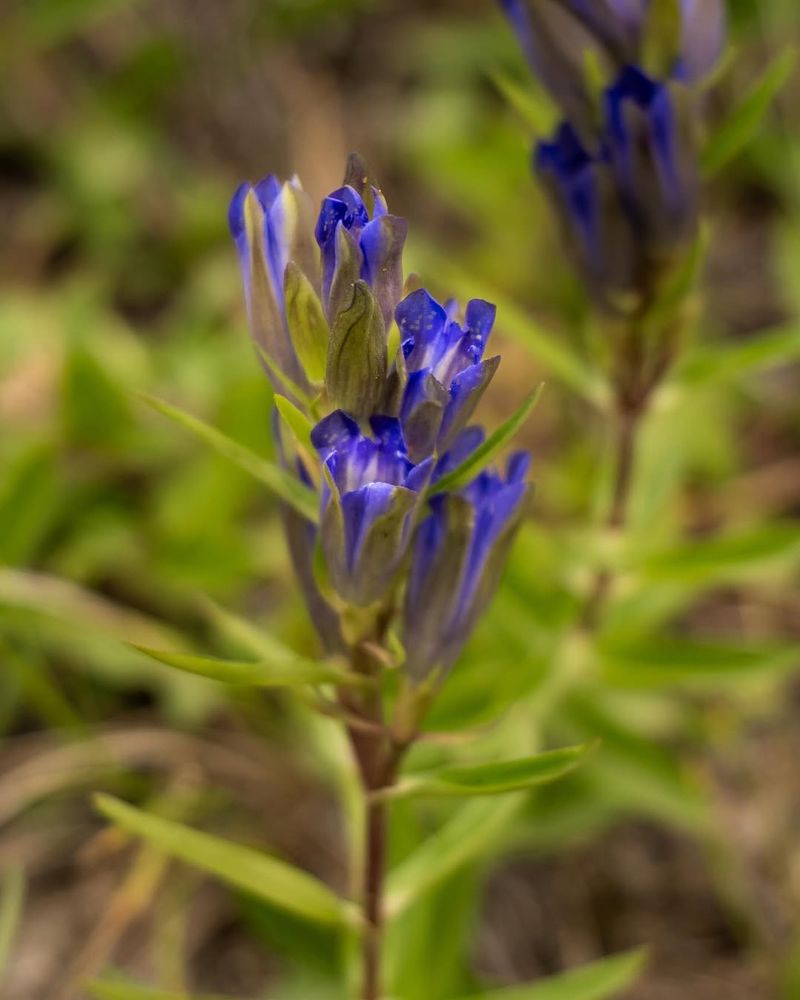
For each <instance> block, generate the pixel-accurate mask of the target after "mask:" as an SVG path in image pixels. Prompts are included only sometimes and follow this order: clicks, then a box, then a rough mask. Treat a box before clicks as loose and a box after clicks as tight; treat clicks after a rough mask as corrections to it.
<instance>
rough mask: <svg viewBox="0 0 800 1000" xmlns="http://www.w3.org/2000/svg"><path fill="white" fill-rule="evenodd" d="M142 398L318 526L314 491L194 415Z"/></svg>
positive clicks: (159, 401) (160, 402)
mask: <svg viewBox="0 0 800 1000" xmlns="http://www.w3.org/2000/svg"><path fill="white" fill-rule="evenodd" d="M142 398H143V399H144V400H145V402H147V403H149V404H150V406H152V407H153V409H154V410H158V412H159V413H163V414H164V416H165V417H169V418H170V420H174V421H175V423H177V424H180V426H181V427H185V428H186V430H188V431H191V432H192V434H194V435H196V436H197V437H199V438H200V440H201V441H205V443H206V444H208V445H210V446H211V447H212V448H213V449H214V451H216V452H217V454H219V455H222V457H223V458H227V459H228V460H229V461H230V462H233V463H234V464H235V465H238V466H239V468H240V469H244V471H245V472H249V473H250V475H251V476H253V477H255V478H256V479H257V480H259V482H261V483H264V485H265V486H266V487H267V488H268V489H270V490H271V491H272V492H273V493H274V494H275V496H277V497H278V498H279V499H281V500H284V501H285V502H286V503H288V504H290V505H291V506H292V507H294V508H295V510H297V511H298V512H299V513H300V514H302V515H303V517H306V518H308V520H309V521H312V522H313V523H314V524H316V523H317V521H318V520H319V503H318V501H317V497H316V495H315V494H314V491H313V490H311V489H309V488H308V487H307V486H305V485H304V484H303V483H301V482H300V481H299V480H298V479H295V477H294V476H292V475H290V474H289V473H288V472H286V471H285V470H284V469H281V468H280V466H277V465H275V464H274V462H268V461H267V460H266V459H264V458H261V457H260V456H259V455H256V454H255V452H253V451H250V449H249V448H245V446H244V445H241V444H239V443H238V442H237V441H233V440H231V438H229V437H228V436H227V435H226V434H223V433H222V431H218V430H217V429H216V427H211V426H210V425H209V424H206V423H204V421H202V420H199V419H198V418H197V417H193V416H192V415H191V414H189V413H185V412H184V411H183V410H180V409H178V408H177V407H175V406H171V405H170V404H169V403H165V402H164V401H163V400H162V399H157V398H156V397H155V396H150V395H148V394H143V396H142Z"/></svg>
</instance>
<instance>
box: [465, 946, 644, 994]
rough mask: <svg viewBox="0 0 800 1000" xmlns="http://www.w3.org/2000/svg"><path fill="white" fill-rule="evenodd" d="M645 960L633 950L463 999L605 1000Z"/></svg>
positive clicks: (628, 982)
mask: <svg viewBox="0 0 800 1000" xmlns="http://www.w3.org/2000/svg"><path fill="white" fill-rule="evenodd" d="M646 958H647V952H646V951H645V950H644V949H643V948H637V949H636V950H635V951H626V952H623V953H622V954H621V955H610V956H609V957H608V958H601V959H600V960H599V961H597V962H591V963H590V964H589V965H582V966H581V967H580V968H578V969H570V970H569V972H562V973H561V974H560V975H557V976H548V977H547V978H546V979H540V980H539V981H538V982H536V983H530V984H529V985H527V986H510V987H508V988H507V989H502V990H491V991H490V992H489V993H481V994H480V996H479V997H477V996H475V997H469V998H465V1000H607V998H611V997H616V996H618V995H619V993H620V991H621V990H624V989H626V988H627V987H628V986H630V985H631V983H633V982H634V981H635V979H636V978H637V976H638V975H639V974H640V972H641V971H642V968H643V967H644V963H645V960H646Z"/></svg>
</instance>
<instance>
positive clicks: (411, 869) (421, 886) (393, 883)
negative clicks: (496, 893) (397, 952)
mask: <svg viewBox="0 0 800 1000" xmlns="http://www.w3.org/2000/svg"><path fill="white" fill-rule="evenodd" d="M524 801H525V796H524V795H522V794H517V795H509V796H506V797H504V798H502V799H500V800H497V799H494V798H491V797H488V798H482V799H476V800H475V801H474V802H469V803H467V804H466V805H464V806H462V807H461V808H460V809H459V810H458V811H457V812H456V813H455V814H454V815H453V816H452V817H451V818H450V819H449V820H448V821H447V822H446V823H445V824H444V826H442V827H441V828H440V829H438V830H437V831H436V832H435V833H433V834H430V835H429V836H428V837H427V838H426V839H425V841H424V842H423V843H422V845H421V846H420V847H418V848H417V850H416V851H414V852H413V853H412V854H410V855H409V856H408V857H407V858H405V859H404V860H403V861H402V862H401V863H400V864H399V865H398V866H397V867H396V868H395V869H393V870H392V871H391V872H390V873H389V877H388V880H387V889H388V892H387V900H386V909H387V913H389V914H390V915H392V916H396V915H397V914H398V913H402V912H403V910H405V909H406V908H407V907H408V906H409V905H410V904H411V903H413V902H414V900H415V899H417V898H419V896H421V895H422V894H423V893H424V892H426V891H427V890H428V889H431V888H432V887H433V886H435V885H438V884H439V883H440V882H442V881H443V880H444V879H446V878H447V877H448V876H449V875H452V874H453V872H456V871H458V869H459V868H461V867H462V866H463V865H466V864H468V863H469V862H471V861H475V860H477V859H479V858H482V857H483V856H485V855H486V854H488V853H489V852H490V851H491V850H492V849H493V848H495V847H496V846H497V845H498V844H500V843H502V842H503V840H504V838H505V836H506V832H507V829H508V827H509V826H510V825H511V823H512V821H513V819H514V816H515V814H516V813H517V812H518V811H519V809H520V807H521V806H522V803H523V802H524Z"/></svg>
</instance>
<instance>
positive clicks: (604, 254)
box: [534, 67, 698, 297]
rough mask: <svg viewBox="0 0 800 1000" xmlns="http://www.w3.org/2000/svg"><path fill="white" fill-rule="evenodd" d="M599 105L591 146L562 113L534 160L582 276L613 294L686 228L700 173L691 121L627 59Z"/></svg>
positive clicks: (665, 254)
mask: <svg viewBox="0 0 800 1000" xmlns="http://www.w3.org/2000/svg"><path fill="white" fill-rule="evenodd" d="M603 114H604V118H603V130H602V134H601V136H600V139H599V144H598V146H597V148H596V149H595V150H594V151H591V150H590V149H589V148H588V147H587V145H586V144H585V143H584V141H583V140H582V138H581V136H580V134H579V133H578V131H577V129H576V128H575V127H574V126H573V125H572V124H570V123H569V122H562V123H561V125H559V127H558V129H557V131H556V133H555V135H554V137H553V138H552V139H551V140H550V141H547V142H541V143H539V144H538V146H537V147H536V151H535V155H534V163H535V167H536V170H537V172H538V173H539V175H540V176H541V177H542V178H543V180H544V181H545V182H546V184H547V185H548V187H549V189H550V191H551V192H552V194H553V197H554V200H555V203H556V205H557V207H558V209H559V213H560V215H561V218H562V221H563V223H564V226H565V229H566V231H567V235H568V239H569V242H570V244H571V245H572V248H573V250H574V252H575V255H576V257H577V258H578V261H579V264H580V266H581V267H582V269H583V271H584V273H585V274H586V276H587V279H588V281H589V283H590V285H591V286H592V287H593V289H594V290H595V291H597V292H599V293H601V294H602V293H608V294H609V295H611V296H612V297H613V296H614V295H615V294H624V293H626V292H628V291H631V290H634V289H636V288H638V287H640V286H641V284H642V282H643V281H644V280H645V276H646V274H647V273H648V269H649V268H650V267H651V266H652V265H653V264H658V263H661V262H664V261H665V260H668V259H669V258H670V257H671V255H672V254H673V253H675V252H676V251H677V250H680V249H681V248H682V247H683V246H685V245H686V244H687V243H688V242H689V241H691V239H692V238H693V237H694V234H695V232H696V228H697V215H698V179H697V166H696V162H695V155H694V145H693V142H692V135H691V128H690V125H689V123H688V122H686V120H685V116H684V115H683V113H682V108H681V106H680V104H679V102H678V100H677V99H676V95H675V94H674V93H673V92H672V90H671V89H670V87H669V86H668V85H665V84H660V83H657V82H655V81H654V80H651V79H650V78H649V77H648V76H646V75H645V74H644V73H642V72H641V70H638V69H635V68H633V67H627V68H625V69H624V70H623V71H622V73H621V74H620V75H619V77H618V79H617V80H616V81H615V83H614V84H613V86H611V87H609V88H608V89H607V90H606V92H605V95H604V100H603Z"/></svg>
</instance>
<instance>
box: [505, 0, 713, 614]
mask: <svg viewBox="0 0 800 1000" xmlns="http://www.w3.org/2000/svg"><path fill="white" fill-rule="evenodd" d="M500 3H501V6H502V8H503V10H504V12H505V14H506V15H507V18H508V20H509V22H510V24H511V26H512V28H513V29H514V32H515V34H516V37H517V39H518V42H519V44H520V47H521V49H522V52H523V54H524V55H525V57H526V59H527V61H528V63H529V65H530V67H531V69H532V70H533V72H534V75H535V76H536V77H538V79H539V81H540V82H541V84H542V85H543V87H544V88H545V90H546V91H547V92H548V93H549V95H550V97H551V98H552V100H553V101H554V102H555V104H556V107H557V108H558V111H559V113H560V115H561V120H560V122H559V124H558V126H557V128H556V130H555V133H554V134H553V135H552V136H549V137H546V138H540V139H539V140H538V141H537V142H536V143H535V145H534V149H533V168H534V172H535V174H536V175H537V177H538V179H539V180H540V182H541V183H542V184H543V185H544V186H545V189H546V190H547V192H548V193H549V195H550V200H551V202H552V204H553V206H554V208H555V211H556V213H557V215H558V217H559V219H560V221H561V227H562V230H563V233H564V237H565V242H566V245H567V248H568V250H569V252H570V253H571V255H572V258H573V259H574V261H575V262H576V265H577V268H578V270H579V272H580V274H581V276H582V278H583V280H584V283H585V285H586V288H587V290H588V292H589V295H590V297H591V299H592V300H593V302H594V303H595V305H596V306H597V310H596V317H597V320H598V322H599V324H600V326H601V328H602V333H603V336H602V338H601V340H602V342H603V343H604V344H605V345H607V347H608V350H607V353H608V354H609V355H610V357H611V365H612V369H613V371H612V379H613V393H612V396H613V403H614V413H613V415H612V417H613V419H614V422H615V425H616V444H615V451H616V455H615V461H616V473H615V482H614V487H613V497H612V502H611V508H610V511H609V514H608V519H607V521H608V525H609V526H610V527H611V528H614V529H618V528H620V527H621V526H622V525H623V523H624V522H625V520H626V512H627V507H628V500H629V495H630V490H631V482H632V477H633V469H634V458H635V449H636V440H637V437H638V429H639V427H640V425H641V422H642V419H643V417H644V415H645V413H646V412H647V410H648V409H649V407H650V404H651V401H652V398H653V396H654V394H655V391H656V389H657V388H658V387H659V385H660V384H661V382H662V380H663V378H664V376H665V374H666V373H667V372H668V370H669V369H670V367H671V366H672V365H673V363H674V361H675V358H676V356H677V353H678V351H679V348H680V345H681V341H682V339H683V332H684V329H685V326H686V319H687V315H688V313H689V310H688V309H686V304H687V303H688V301H689V292H690V291H691V289H692V283H693V279H694V276H695V273H696V271H697V264H698V260H699V259H700V257H701V255H700V253H699V252H698V251H699V250H700V249H701V245H702V241H701V239H700V235H701V228H700V219H701V199H700V174H701V171H700V156H699V150H698V135H699V133H700V118H701V111H702V101H701V94H702V88H701V84H703V82H704V81H705V80H706V78H707V77H708V76H709V74H710V73H711V71H712V70H713V68H714V66H715V65H716V63H717V62H718V60H719V58H720V55H721V52H722V50H723V47H724V44H725V34H726V16H725V6H724V0H500ZM607 583H608V579H607V575H606V574H601V575H600V576H599V577H598V579H597V581H596V585H595V588H594V592H593V594H592V596H591V597H590V600H589V602H588V609H587V616H588V620H590V621H591V620H592V619H593V618H594V617H595V613H596V611H597V607H598V604H599V601H600V598H601V597H602V596H603V594H604V592H605V590H606V589H607Z"/></svg>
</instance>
